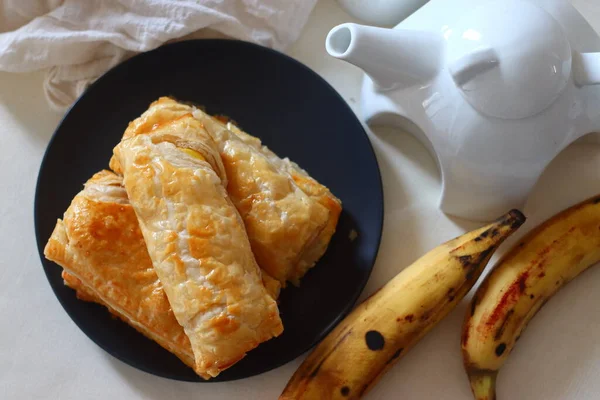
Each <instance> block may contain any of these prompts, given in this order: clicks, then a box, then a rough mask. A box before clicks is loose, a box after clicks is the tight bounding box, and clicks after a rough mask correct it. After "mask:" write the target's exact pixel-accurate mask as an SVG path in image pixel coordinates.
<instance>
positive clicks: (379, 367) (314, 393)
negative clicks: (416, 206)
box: [280, 210, 525, 400]
mask: <svg viewBox="0 0 600 400" xmlns="http://www.w3.org/2000/svg"><path fill="white" fill-rule="evenodd" d="M524 221H525V217H524V216H523V214H521V213H520V212H519V211H516V210H514V211H511V212H510V213H508V214H506V215H505V216H503V217H502V218H500V219H499V220H497V221H496V222H494V223H492V224H489V225H488V226H486V227H483V228H481V229H477V230H475V231H473V232H469V233H466V234H464V235H462V236H460V237H458V238H456V239H453V240H451V241H449V242H447V243H445V244H443V245H440V246H438V247H436V248H435V249H433V250H431V251H430V252H429V253H427V254H425V255H424V256H423V257H421V258H420V259H419V260H417V261H415V262H414V263H413V264H412V265H410V266H409V267H407V268H405V269H404V270H403V271H402V272H400V273H399V274H398V275H397V276H396V277H394V278H393V279H392V280H391V281H389V282H388V283H387V284H386V285H385V286H383V287H382V288H381V289H380V290H379V291H377V292H376V293H375V294H373V295H372V296H371V297H369V298H368V299H367V300H365V301H364V302H363V303H362V304H360V305H359V306H357V307H356V309H355V310H354V311H352V312H351V313H350V315H348V316H347V317H346V318H345V319H344V320H343V321H342V322H341V323H340V324H339V325H338V326H337V327H336V328H335V329H334V330H333V331H332V332H331V333H330V334H329V335H328V336H327V337H326V338H325V339H324V340H323V341H322V342H321V343H320V344H319V345H318V346H317V347H316V348H315V349H314V351H313V352H312V353H311V354H310V355H309V356H308V357H307V358H306V360H305V361H304V362H303V363H302V365H301V366H300V368H299V369H298V371H296V373H295V374H294V376H293V377H292V378H291V380H290V381H289V383H288V385H287V386H286V388H285V390H284V391H283V393H282V394H281V396H280V400H292V399H293V400H302V399H305V400H329V399H341V400H343V399H358V398H360V397H362V396H363V395H364V394H365V393H367V392H368V391H369V390H370V389H371V388H372V387H373V386H374V385H375V384H376V383H377V381H378V380H379V378H380V377H381V376H382V375H383V374H384V373H385V372H386V371H387V370H388V369H389V368H391V367H392V366H393V365H394V364H395V363H396V362H397V361H398V360H400V359H401V358H402V356H403V355H404V354H406V352H408V351H409V350H410V349H411V348H412V347H413V346H414V345H415V344H416V343H418V342H419V340H420V339H421V338H422V337H423V336H425V334H427V333H428V332H429V331H430V330H431V329H432V328H433V327H434V326H435V325H436V324H437V323H438V322H439V321H440V320H442V319H443V318H444V317H445V316H446V315H447V314H448V313H449V312H450V311H452V310H453V309H454V307H455V306H456V305H457V304H458V302H459V301H460V300H461V299H462V298H463V297H464V296H465V294H466V293H467V292H468V291H469V290H470V289H471V287H472V286H473V285H474V284H475V282H476V280H477V279H478V278H479V276H480V275H481V272H482V271H483V269H484V268H485V266H486V264H487V263H488V261H489V259H490V257H491V256H492V254H493V253H494V251H496V249H497V248H498V246H499V245H500V244H501V243H502V242H503V241H504V240H505V239H506V238H507V237H508V236H510V235H511V234H512V233H513V232H514V231H515V230H516V229H517V228H518V227H519V226H521V224H523V222H524Z"/></svg>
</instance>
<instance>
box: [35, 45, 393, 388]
mask: <svg viewBox="0 0 600 400" xmlns="http://www.w3.org/2000/svg"><path fill="white" fill-rule="evenodd" d="M166 95H170V96H174V97H176V98H177V99H180V100H185V101H189V102H193V103H196V104H200V105H203V106H204V107H205V108H206V111H207V112H209V113H211V114H224V115H227V116H229V117H231V118H233V119H234V120H235V121H236V122H237V123H238V124H239V125H240V126H241V127H242V128H243V129H244V130H246V131H248V132H250V133H251V134H253V135H256V136H258V137H260V138H261V139H262V141H263V143H264V144H266V145H267V146H268V147H269V148H271V149H272V150H274V151H275V152H276V153H277V154H279V155H280V156H282V157H289V158H290V159H292V160H294V161H296V162H297V163H298V164H299V165H300V166H302V167H303V168H305V169H306V170H307V171H308V172H309V173H310V174H311V175H312V176H313V177H314V178H316V179H317V180H318V181H319V182H321V183H323V184H325V185H327V186H328V187H329V188H330V189H331V191H332V192H333V193H334V194H335V195H336V196H338V197H339V198H340V199H341V200H342V202H343V207H344V211H343V213H342V215H341V218H340V221H339V224H338V228H337V232H336V234H335V236H334V237H333V239H332V241H331V244H330V245H329V249H328V250H327V253H326V254H325V256H323V258H322V259H321V260H320V261H319V262H318V264H317V265H316V266H315V268H313V269H312V270H311V271H310V272H309V273H308V274H307V275H306V276H305V278H304V279H303V280H302V285H301V286H300V287H299V288H295V287H289V288H287V289H285V290H283V292H282V294H281V299H280V311H281V317H282V319H283V323H284V327H285V332H284V333H283V334H282V335H281V336H280V337H278V338H275V339H273V340H270V341H268V342H266V343H263V344H261V345H260V346H259V347H258V348H257V349H255V350H253V351H251V352H250V353H248V355H247V356H246V357H245V358H244V359H243V360H242V361H240V362H239V363H237V364H236V365H235V366H233V367H232V368H230V369H228V370H227V371H225V372H223V373H222V374H221V375H219V377H218V378H216V379H214V381H227V380H233V379H239V378H244V377H248V376H252V375H256V374H259V373H262V372H265V371H268V370H271V369H273V368H276V367H278V366H280V365H282V364H285V363H287V362H288V361H291V360H293V359H294V358H295V357H298V356H299V355H301V354H302V353H304V352H305V351H307V350H308V349H310V348H311V347H312V346H314V345H315V344H316V343H317V342H318V341H319V340H321V339H322V338H323V337H324V336H325V335H326V334H327V333H328V332H329V331H330V330H331V329H332V328H333V327H334V326H335V325H336V324H337V323H338V322H339V321H340V319H341V318H343V317H344V316H345V315H346V314H347V313H348V312H349V311H350V309H351V308H352V306H353V304H354V303H355V301H356V300H357V298H358V296H359V294H360V292H361V291H362V289H363V288H364V286H365V284H366V282H367V279H368V278H369V274H370V272H371V269H372V267H373V263H374V261H375V257H376V254H377V250H378V247H379V241H380V237H381V229H382V223H383V197H382V196H383V195H382V186H381V178H380V175H379V168H378V166H377V161H376V159H375V155H374V153H373V149H372V147H371V144H370V142H369V140H368V138H367V135H366V134H365V131H364V130H363V128H362V126H361V124H360V122H359V121H358V120H357V118H356V117H355V115H354V114H353V112H352V111H351V110H350V108H349V107H348V106H347V105H346V103H345V102H344V100H343V99H342V98H341V97H340V96H339V95H338V94H337V93H336V92H335V90H334V89H333V88H332V87H331V86H329V85H328V84H327V83H326V82H325V81H324V80H323V79H322V78H320V77H319V76H318V75H317V74H316V73H314V72H313V71H311V70H310V69H308V68H307V67H305V66H304V65H302V64H300V63H299V62H297V61H295V60H293V59H291V58H289V57H287V56H285V55H283V54H280V53H278V52H275V51H272V50H269V49H266V48H263V47H260V46H256V45H252V44H248V43H244V42H239V41H228V40H198V41H187V42H180V43H176V44H171V45H168V46H164V47H161V48H159V49H157V50H154V51H151V52H148V53H144V54H141V55H138V56H136V57H133V58H131V59H130V60H128V61H126V62H124V63H123V64H121V65H119V66H117V67H116V68H114V69H112V70H111V71H109V72H108V73H106V74H105V75H104V76H102V77H101V78H100V79H98V81H97V82H95V83H94V84H93V85H92V86H91V87H90V88H89V89H88V90H87V91H86V92H85V94H84V95H83V96H82V97H81V98H80V99H79V100H78V101H77V103H76V104H75V105H74V106H73V107H72V108H71V110H70V111H69V112H68V114H67V115H66V116H65V118H64V119H63V121H62V122H61V123H60V125H59V126H58V128H57V130H56V132H55V134H54V137H53V138H52V141H51V142H50V145H49V146H48V149H47V151H46V155H45V157H44V160H43V162H42V165H41V168H40V173H39V177H38V182H37V191H36V197H35V227H36V235H37V244H38V249H39V252H40V257H41V259H42V264H43V267H44V270H45V272H46V275H47V277H48V280H49V281H50V285H51V286H52V289H53V290H54V293H55V294H56V297H57V298H58V300H59V301H60V303H61V304H62V306H63V307H64V309H65V310H66V312H67V313H68V314H69V315H70V316H71V318H72V319H73V321H74V322H75V323H76V324H77V325H78V326H79V328H80V329H81V330H82V331H83V332H84V333H85V334H86V335H87V336H88V337H89V338H90V339H92V340H93V341H94V342H96V343H97V344H98V345H99V346H100V347H102V348H103V349H104V350H106V351H107V352H108V353H110V354H112V355H113V356H115V357H116V358H118V359H120V360H122V361H123V362H125V363H127V364H130V365H132V366H134V367H136V368H139V369H141V370H144V371H147V372H149V373H152V374H156V375H159V376H163V377H167V378H172V379H179V380H188V381H200V380H201V379H199V378H198V377H197V376H196V375H195V374H194V372H193V371H192V370H191V369H189V368H188V367H186V366H185V365H184V364H183V363H181V362H180V361H179V360H178V359H177V358H176V357H175V356H173V355H172V354H171V353H169V352H168V351H166V350H163V349H162V348H161V347H160V346H159V345H157V344H156V343H154V342H152V341H151V340H148V339H146V338H145V337H144V336H142V335H141V334H139V333H137V332H136V331H135V330H134V329H132V328H130V327H129V326H128V325H126V324H125V323H123V322H121V321H119V320H117V319H115V318H112V317H111V315H110V314H109V313H108V312H107V310H106V309H104V308H103V307H101V306H99V305H96V304H92V303H87V302H83V301H79V300H77V299H76V298H75V293H74V292H73V291H72V290H71V289H69V288H67V287H65V286H64V285H63V282H62V279H61V277H60V273H61V269H60V267H59V266H57V265H55V264H54V263H52V262H49V261H47V260H46V259H45V258H44V257H43V248H44V245H45V244H46V241H47V240H48V238H49V237H50V233H51V232H52V229H53V227H54V224H55V223H56V219H57V218H60V217H61V216H62V214H63V212H64V211H65V210H66V208H67V207H68V206H69V203H70V202H71V199H72V198H73V196H74V195H75V194H76V193H77V192H79V191H80V190H81V188H82V184H83V183H84V182H85V181H86V180H87V179H88V178H89V177H90V176H92V174H94V173H95V172H97V171H99V170H100V169H103V168H107V166H108V160H109V158H110V156H111V154H112V149H113V147H114V146H115V145H116V144H117V143H118V142H119V140H120V138H121V135H122V134H123V131H124V130H125V128H126V127H127V124H128V122H129V121H131V120H133V119H134V118H136V117H137V116H139V115H140V114H141V113H142V112H144V111H145V110H146V108H147V107H148V105H149V104H150V103H151V102H152V101H154V100H156V99H157V98H158V97H160V96H166ZM351 230H355V231H356V232H357V233H358V237H357V239H355V240H353V241H351V240H350V239H349V234H350V231H351Z"/></svg>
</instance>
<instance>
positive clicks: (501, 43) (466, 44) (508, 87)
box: [444, 0, 571, 119]
mask: <svg viewBox="0 0 600 400" xmlns="http://www.w3.org/2000/svg"><path fill="white" fill-rule="evenodd" d="M444 37H445V39H446V40H447V44H448V46H447V68H448V71H449V73H450V74H451V76H452V78H453V80H454V82H455V83H456V85H457V86H458V87H459V88H460V90H461V93H462V94H463V96H464V97H465V98H466V99H467V101H468V102H469V103H470V104H471V106H472V107H474V108H475V109H477V110H478V111H479V112H481V113H483V114H486V115H489V116H493V117H498V118H504V119H519V118H525V117H528V116H532V115H534V114H537V113H539V112H540V111H542V110H544V109H546V108H547V107H548V106H550V105H551V104H552V103H553V102H554V101H555V100H556V98H557V97H558V96H559V95H560V93H561V92H562V91H563V89H564V88H565V86H566V84H567V82H568V81H569V77H570V74H571V46H570V44H569V41H568V40H567V38H566V36H565V34H564V32H563V30H562V28H561V26H560V25H559V24H558V22H557V21H556V20H555V19H554V18H553V17H552V16H551V15H550V14H548V13H547V12H546V11H544V10H543V9H541V8H539V7H537V6H535V5H533V4H532V3H530V2H529V1H526V0H504V1H491V2H486V3H485V4H484V5H482V6H480V7H478V8H476V9H474V10H473V11H471V12H469V13H468V14H467V15H465V16H464V17H463V18H461V19H460V20H459V22H458V23H457V24H456V25H455V26H450V27H447V28H446V30H445V33H444Z"/></svg>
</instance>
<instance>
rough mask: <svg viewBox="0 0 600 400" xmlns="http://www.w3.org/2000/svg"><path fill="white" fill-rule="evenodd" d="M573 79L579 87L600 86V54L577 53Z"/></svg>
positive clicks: (574, 58)
mask: <svg viewBox="0 0 600 400" xmlns="http://www.w3.org/2000/svg"><path fill="white" fill-rule="evenodd" d="M573 77H574V79H575V83H576V84H577V85H578V86H588V85H598V84H600V53H575V54H574V55H573Z"/></svg>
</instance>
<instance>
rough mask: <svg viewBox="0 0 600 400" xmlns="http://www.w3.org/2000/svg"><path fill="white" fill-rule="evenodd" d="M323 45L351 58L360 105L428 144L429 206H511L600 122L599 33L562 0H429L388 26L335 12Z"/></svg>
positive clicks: (478, 213) (471, 209)
mask: <svg viewBox="0 0 600 400" xmlns="http://www.w3.org/2000/svg"><path fill="white" fill-rule="evenodd" d="M326 47H327V51H328V52H329V54H331V55H332V56H334V57H337V58H339V59H342V60H345V61H348V62H350V63H352V64H354V65H356V66H358V67H360V68H362V69H363V70H364V71H365V73H366V77H365V80H364V84H363V90H362V99H361V105H362V112H363V117H364V118H365V120H366V121H367V123H369V124H388V125H389V124H391V125H397V126H400V127H402V128H403V129H404V130H406V131H408V132H411V133H413V134H414V135H416V136H417V137H418V138H419V139H421V140H422V141H423V142H424V143H425V145H426V146H427V147H428V148H429V149H430V151H431V152H432V154H433V155H434V158H435V159H436V160H437V161H438V165H439V167H440V170H441V175H442V195H441V200H440V207H441V208H442V210H443V211H444V212H446V213H449V214H453V215H457V216H461V217H465V218H469V219H476V220H488V219H491V218H494V217H496V216H498V215H500V214H502V213H504V212H506V210H508V209H510V208H513V207H521V206H522V205H523V203H524V202H525V200H526V198H527V196H528V194H529V192H530V190H531V189H532V187H533V186H534V184H535V183H536V181H537V180H538V178H539V176H540V174H541V173H542V172H543V171H544V169H545V168H546V166H547V165H548V163H549V162H550V161H551V160H552V159H553V158H554V157H555V156H556V155H557V154H558V153H559V152H560V151H562V150H563V149H564V148H565V147H567V146H568V145H569V144H570V143H572V142H573V141H574V140H576V139H578V138H579V137H581V136H583V135H585V134H587V133H591V132H595V131H600V86H597V84H600V37H599V36H598V35H597V34H596V33H595V32H594V30H593V29H592V28H591V27H590V26H589V24H588V23H587V22H586V21H585V20H584V19H583V17H582V16H581V15H580V14H579V13H578V12H577V11H576V10H575V8H574V7H573V6H572V5H571V4H570V3H569V2H568V1H567V0H453V1H448V0H431V1H430V2H429V3H428V4H426V5H425V6H424V7H422V8H421V9H419V10H418V11H417V12H416V13H415V14H413V15H411V16H410V17H409V18H407V19H406V20H404V21H403V22H402V23H401V24H399V25H398V26H396V27H395V28H394V29H384V28H375V27H368V26H362V25H356V24H343V25H339V26H337V27H335V28H334V29H333V30H332V31H331V32H330V33H329V35H328V36H327V40H326Z"/></svg>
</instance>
